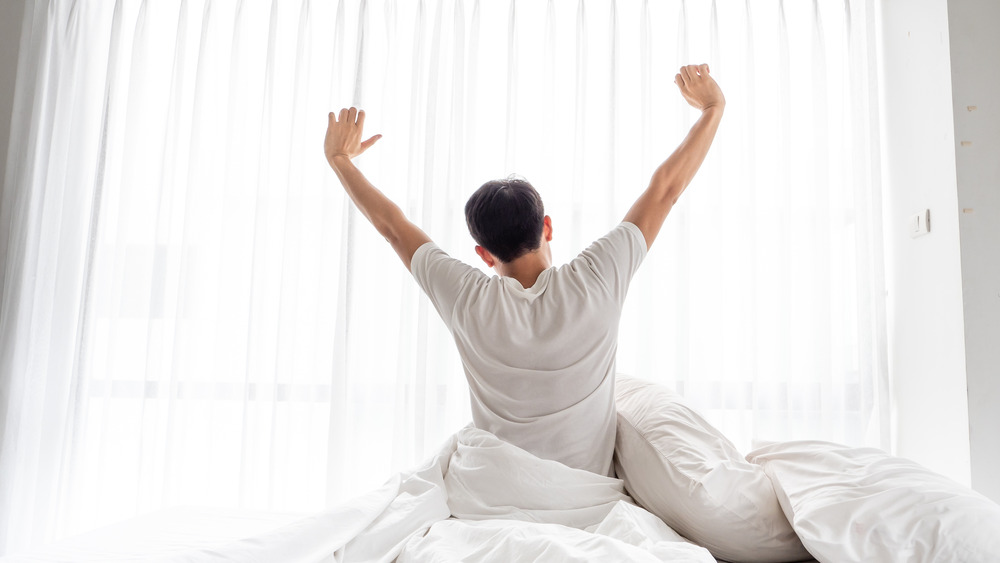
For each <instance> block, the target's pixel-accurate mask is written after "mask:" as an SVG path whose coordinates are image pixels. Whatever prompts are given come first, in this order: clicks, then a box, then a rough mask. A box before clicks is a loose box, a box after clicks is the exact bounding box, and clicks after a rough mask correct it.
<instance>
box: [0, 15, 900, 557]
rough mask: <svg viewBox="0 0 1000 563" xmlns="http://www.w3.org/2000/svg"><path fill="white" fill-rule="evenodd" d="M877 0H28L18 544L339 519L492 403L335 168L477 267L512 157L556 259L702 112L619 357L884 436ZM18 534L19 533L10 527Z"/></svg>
mask: <svg viewBox="0 0 1000 563" xmlns="http://www.w3.org/2000/svg"><path fill="white" fill-rule="evenodd" d="M871 12H872V7H871V5H870V2H869V1H868V0H841V1H832V0H815V1H812V2H782V1H781V0H767V1H754V2H750V1H736V0H715V1H707V0H706V1H704V2H701V1H699V2H693V1H688V2H684V1H670V2H658V1H649V0H647V1H641V2H639V1H635V2H633V1H617V2H615V1H611V0H585V1H583V0H559V1H555V0H549V1H537V0H533V1H527V0H514V1H496V2H494V1H489V2H487V1H485V0H425V1H412V2H411V1H404V0H371V1H366V0H340V1H333V0H331V1H317V0H287V1H286V0H281V1H280V2H279V1H277V0H272V1H265V0H184V1H181V2H168V1H156V0H144V1H140V0H118V1H117V2H114V3H112V2H82V1H71V0H49V1H43V0H34V1H29V3H28V7H27V13H26V15H25V24H24V32H23V37H22V47H21V53H20V61H21V64H20V66H19V71H18V72H19V74H18V83H17V93H16V96H17V97H16V100H15V116H14V124H13V130H12V140H11V141H12V142H11V151H10V157H9V163H10V164H9V165H8V174H7V177H6V178H5V179H4V184H3V186H4V189H3V197H2V201H0V203H2V209H0V252H2V254H0V259H2V262H3V270H2V272H3V277H2V284H3V285H2V286H0V287H2V296H0V297H2V301H0V303H2V309H0V384H2V388H0V391H2V395H0V420H2V421H3V422H2V423H3V427H2V429H3V437H2V439H3V442H2V446H3V449H2V453H0V518H2V520H0V552H2V551H3V550H4V549H7V550H11V549H18V548H22V547H25V546H27V545H29V544H31V543H33V542H37V541H41V540H44V539H49V538H52V537H57V536H61V535H65V534H67V533H71V532H74V531H78V530H81V529H84V528H90V527H93V526H96V525H100V524H103V523H106V522H110V521H114V520H117V519H121V518H124V517H128V516H130V515H133V514H136V513H140V512H145V511H150V510H153V509H156V508H159V507H163V506H169V505H178V504H187V505H218V506H240V507H248V508H265V509H271V510H297V511H308V510H316V509H319V508H321V507H323V506H326V505H328V504H331V503H335V502H338V501H341V500H344V499H345V498H347V497H349V496H352V495H354V494H358V493H361V492H363V491H365V490H367V489H370V488H372V487H374V486H377V485H378V484H380V483H381V482H382V481H384V480H385V479H386V478H387V477H388V476H389V475H390V474H391V473H392V472H394V471H398V470H400V469H403V468H406V467H407V466H409V465H412V464H413V463H415V462H416V461H418V460H420V459H421V458H422V457H423V456H425V455H427V454H428V452H430V451H431V450H432V449H433V448H434V447H436V446H437V445H438V443H439V442H440V441H442V440H443V439H444V438H445V437H447V436H448V435H449V434H450V433H452V432H454V431H455V430H457V429H458V428H459V427H460V426H462V425H463V424H465V422H466V421H467V420H468V419H469V418H470V415H469V410H468V395H467V393H468V391H467V387H466V384H465V382H464V379H463V375H462V371H461V365H460V363H459V360H458V357H457V353H456V352H455V350H454V346H453V344H452V342H451V339H450V336H449V335H448V333H447V331H446V329H445V328H444V325H443V324H442V323H441V322H440V320H439V319H437V318H436V316H435V313H434V311H433V309H432V308H429V307H428V304H427V301H426V299H424V298H423V297H422V296H421V295H420V294H419V291H418V289H417V287H416V285H415V284H414V283H413V282H412V280H411V279H410V277H409V274H408V273H407V272H406V270H405V269H404V268H403V267H402V266H401V265H400V263H399V262H398V260H397V258H396V257H395V254H394V253H393V252H392V250H391V249H390V248H389V246H388V245H387V244H385V242H384V241H382V240H381V239H380V237H379V236H378V234H377V233H376V232H375V230H374V229H372V228H371V227H370V226H369V225H368V224H367V222H366V221H365V220H364V218H363V217H362V216H360V215H359V214H358V213H357V212H356V210H355V209H353V208H352V207H351V205H350V204H349V200H348V199H347V197H346V196H345V195H344V192H343V190H342V189H341V187H340V186H339V184H338V182H337V181H336V179H335V177H334V175H333V174H332V173H331V172H330V171H329V169H328V168H327V165H326V163H325V161H324V159H323V157H322V152H321V143H322V138H323V132H324V127H325V124H326V114H327V112H328V111H330V110H334V109H338V108H340V107H342V106H348V105H352V104H353V105H357V106H360V107H363V108H364V109H366V111H367V114H368V120H367V125H368V128H369V130H370V132H371V133H372V134H374V133H382V134H383V135H384V138H383V139H382V140H381V141H380V142H379V143H378V144H377V145H376V146H375V148H373V149H372V150H371V151H369V153H368V154H366V155H364V156H363V157H362V158H361V159H360V160H359V165H360V167H361V169H362V170H363V171H364V172H365V173H367V174H368V176H369V178H370V179H371V180H372V181H373V183H374V184H375V185H376V186H379V187H380V188H381V189H382V190H383V191H384V192H385V193H387V195H389V197H391V198H393V199H394V200H395V201H396V202H398V203H399V204H400V205H401V206H402V207H403V209H404V210H405V211H406V213H407V214H408V215H409V216H410V217H411V218H412V219H413V220H414V221H416V222H417V223H418V224H420V225H421V226H423V227H424V229H425V230H426V231H427V232H428V233H429V234H430V235H431V237H432V238H434V239H435V241H436V242H437V243H438V244H439V245H440V246H442V247H443V248H444V249H446V250H447V251H449V252H451V253H452V254H453V255H455V256H457V257H459V258H462V259H465V260H467V261H469V262H470V263H473V264H478V263H479V262H478V259H477V257H476V256H475V254H474V252H473V243H472V242H471V240H470V239H469V237H468V234H467V232H466V230H465V226H464V218H463V215H462V209H463V205H464V202H465V199H466V197H467V196H468V195H469V194H470V193H471V192H472V191H473V190H474V189H475V188H476V187H478V186H479V185H480V184H481V183H482V182H484V181H485V180H488V179H492V178H497V177H504V176H506V175H508V174H510V173H518V174H520V175H522V176H524V177H526V178H528V179H529V180H530V181H531V182H532V183H534V184H535V186H536V187H537V188H538V189H539V190H540V192H541V194H542V197H543V199H544V201H545V204H546V208H547V212H548V213H549V214H550V215H551V216H552V218H553V223H554V234H555V239H554V241H553V249H554V252H555V259H556V262H557V263H561V262H564V261H566V260H568V259H570V258H571V257H573V256H574V255H575V254H576V253H577V252H579V251H580V250H581V249H582V248H584V247H585V246H586V245H587V244H588V243H589V242H590V241H592V240H593V239H595V238H597V237H599V236H601V235H602V234H604V233H605V232H606V231H607V230H609V229H610V228H611V227H613V226H614V225H615V224H616V223H617V222H618V221H620V220H621V218H622V217H623V216H624V213H625V211H626V210H627V209H628V207H629V206H630V204H631V203H632V201H633V200H634V199H635V198H636V197H637V196H638V195H639V193H640V192H641V191H642V190H643V189H644V188H645V186H646V182H647V181H648V178H649V175H650V174H651V173H652V171H653V169H654V168H655V167H656V165H657V164H658V163H659V162H661V161H662V160H663V159H664V158H666V156H668V155H669V153H670V152H671V151H672V150H673V149H674V147H675V146H676V145H677V144H678V143H679V142H680V140H681V139H682V138H683V135H684V134H685V132H686V131H687V128H688V127H689V126H690V125H691V124H692V123H693V121H694V119H695V114H694V112H693V110H691V109H690V108H688V107H686V105H685V103H684V102H683V100H682V99H681V97H680V96H679V95H678V94H677V92H676V88H675V86H674V85H673V76H674V73H675V72H676V69H677V68H678V66H679V65H681V64H684V63H689V62H691V63H700V62H708V63H709V64H710V65H711V67H712V71H713V74H714V75H715V76H716V77H717V79H718V81H719V82H720V84H721V85H722V87H723V89H724V91H725V93H726V96H727V98H728V107H727V112H726V116H725V118H724V121H723V124H722V128H721V129H720V132H719V136H718V138H717V141H716V144H715V146H714V147H713V149H712V152H711V153H710V155H709V157H708V160H707V161H706V162H705V165H704V167H703V169H702V172H701V173H700V174H699V176H698V177H697V178H696V180H695V181H694V183H693V184H692V185H691V186H690V187H689V188H688V190H687V192H686V193H685V195H684V196H683V198H682V200H681V202H680V204H679V205H678V206H677V207H675V209H674V210H673V211H672V213H671V215H670V217H669V218H668V220H667V224H666V226H665V227H664V230H663V231H662V232H661V234H660V236H659V238H658V239H657V242H656V244H655V245H654V247H653V249H652V251H651V254H650V255H649V258H648V259H647V261H646V263H645V264H644V265H643V267H642V268H641V269H640V273H639V274H638V276H637V278H636V280H635V282H634V284H633V287H632V290H631V293H630V296H629V299H628V301H627V305H626V310H625V313H624V316H623V320H622V328H621V340H620V351H619V371H622V372H626V373H630V374H633V375H637V376H640V377H645V378H648V379H652V380H656V381H660V382H663V383H666V384H670V385H674V386H676V387H677V389H678V390H680V391H681V392H682V393H684V394H685V395H686V396H687V397H688V399H689V400H690V401H691V402H692V403H693V404H694V405H695V406H697V407H698V408H700V409H702V410H703V411H704V412H705V413H706V414H707V415H708V417H709V418H710V419H711V420H712V421H713V422H715V423H716V424H718V425H719V426H720V428H721V429H722V430H723V431H724V432H725V433H727V434H728V435H729V436H731V437H732V439H733V440H734V441H735V442H736V444H737V445H738V446H739V447H741V448H743V449H744V450H747V449H749V448H750V447H752V446H753V445H754V444H755V443H756V442H760V441H770V440H784V439H792V438H806V437H809V438H820V439H829V440H835V441H841V442H847V443H851V444H865V443H868V444H874V445H882V446H884V447H885V446H888V443H887V439H886V436H887V435H888V425H887V423H886V420H887V415H888V411H887V408H886V400H887V395H886V390H885V387H884V385H885V381H886V366H885V361H886V360H885V342H884V313H883V310H884V302H883V300H884V287H883V285H884V284H883V280H882V255H881V227H880V217H881V212H880V209H879V202H880V198H881V196H880V188H879V185H878V177H879V169H878V167H879V163H878V158H877V147H878V146H879V145H878V139H877V114H876V110H877V108H876V107H875V105H874V103H873V100H875V99H877V96H876V91H875V86H876V85H875V83H874V80H873V78H872V77H873V76H874V45H873V43H872V29H873V27H872V26H873V20H872V13H871ZM4 546H6V547H4Z"/></svg>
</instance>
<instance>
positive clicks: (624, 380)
mask: <svg viewBox="0 0 1000 563" xmlns="http://www.w3.org/2000/svg"><path fill="white" fill-rule="evenodd" d="M615 402H616V403H617V406H618V436H617V439H616V440H615V471H616V472H617V473H618V477H619V478H620V479H622V480H624V481H625V489H626V490H627V491H628V492H629V493H630V494H631V495H632V497H633V498H634V499H635V500H636V502H638V503H639V504H640V505H641V506H643V507H644V508H645V509H646V510H649V511H650V512H652V513H653V514H655V515H657V516H658V517H660V519H662V520H663V521H664V522H666V523H667V525H669V526H670V527H671V528H673V529H675V530H677V531H678V532H679V533H680V534H681V535H683V536H684V537H686V538H688V539H690V540H691V541H693V542H695V543H697V544H698V545H701V546H704V547H705V548H707V549H708V550H709V551H710V552H712V555H714V556H715V557H717V558H719V559H725V560H727V561H734V562H750V561H770V562H780V561H801V560H803V559H810V556H809V553H808V552H807V551H806V550H805V548H804V547H803V546H802V543H801V542H800V541H799V539H798V537H797V536H796V535H795V532H794V531H792V527H791V526H790V525H789V524H788V521H787V520H786V519H785V515H784V514H783V513H782V512H781V507H780V506H779V505H778V500H777V498H776V496H775V493H774V488H773V487H772V485H771V481H770V480H768V478H767V476H766V475H764V471H763V470H762V469H761V468H760V467H758V466H756V465H753V464H751V463H747V461H746V460H744V459H743V456H742V455H741V454H740V452H739V451H737V450H736V447H735V446H733V444H732V442H730V441H729V440H727V439H726V437H725V436H723V435H722V434H721V433H720V432H719V431H718V430H716V429H715V428H713V427H712V425H711V424H709V423H708V422H707V421H705V419H703V418H702V417H701V416H699V415H698V413H696V412H694V411H693V410H692V409H691V408H690V407H688V406H687V405H685V404H684V403H683V402H681V400H680V397H679V396H678V395H677V394H675V393H673V392H672V391H670V390H669V389H667V388H666V387H664V386H662V385H656V384H653V383H649V382H646V381H642V380H638V379H633V378H629V377H625V376H621V375H619V376H618V379H617V381H616V391H615Z"/></svg>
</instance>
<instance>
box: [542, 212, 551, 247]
mask: <svg viewBox="0 0 1000 563" xmlns="http://www.w3.org/2000/svg"><path fill="white" fill-rule="evenodd" d="M542 236H543V237H545V242H552V217H549V216H548V215H546V216H545V218H543V219H542Z"/></svg>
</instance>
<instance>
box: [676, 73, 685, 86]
mask: <svg viewBox="0 0 1000 563" xmlns="http://www.w3.org/2000/svg"><path fill="white" fill-rule="evenodd" d="M674 84H676V85H678V86H683V85H684V79H683V78H681V75H680V74H677V75H675V76H674Z"/></svg>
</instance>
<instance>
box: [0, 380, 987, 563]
mask: <svg viewBox="0 0 1000 563" xmlns="http://www.w3.org/2000/svg"><path fill="white" fill-rule="evenodd" d="M617 389H618V392H617V404H618V409H619V414H618V416H619V420H618V428H619V432H618V434H619V436H618V442H617V443H616V459H615V466H616V470H617V473H618V475H619V476H620V477H622V478H621V479H616V478H611V477H604V476H600V475H596V474H593V473H589V472H586V471H582V470H578V469H573V468H570V467H567V466H565V465H562V464H561V463H558V462H554V461H550V460H544V459H540V458H537V457H535V456H533V455H532V454H530V453H529V452H526V451H524V450H521V449H520V448H517V447H516V446H513V445H511V444H507V443H505V442H503V441H501V440H500V439H498V438H497V437H496V436H493V435H492V434H490V433H488V432H485V431H483V430H479V429H476V428H473V427H471V426H469V427H466V428H463V429H461V430H460V431H459V432H457V433H456V434H454V435H453V436H452V437H451V438H450V439H449V440H448V441H447V442H446V443H445V444H443V445H442V446H441V448H440V449H439V450H438V451H437V453H435V454H434V455H433V456H431V457H430V458H429V459H427V460H426V461H425V462H424V463H422V464H420V465H419V466H417V467H414V468H412V469H411V470H408V471H405V472H402V473H400V474H398V475H395V476H393V477H392V478H391V479H389V480H388V481H387V482H386V483H385V485H383V486H382V487H380V488H379V489H377V490H374V491H370V492H369V493H367V494H364V495H362V496H360V497H358V498H356V499H354V500H352V501H350V502H348V503H345V504H343V505H341V506H338V507H335V508H333V509H330V510H327V511H325V512H321V513H317V514H284V513H281V514H279V513H265V512H246V511H226V510H198V509H187V508H175V509H169V510H164V511H160V512H157V513H154V514H150V515H146V516H142V517H139V518H135V519H132V520H129V521H127V522H124V523H121V524H118V525H115V526H111V527H108V528H104V529H102V530H97V531H94V532H91V533H89V534H85V535H83V536H79V537H76V538H70V539H67V540H64V541H61V542H59V543H56V544H53V545H50V546H47V547H45V548H42V549H38V550H35V551H33V552H31V553H25V554H18V555H13V556H9V557H6V558H4V559H2V561H4V562H42V561H46V562H50V561H72V562H89V561H107V562H118V561H163V562H167V561H169V562H191V563H202V562H218V561H245V562H272V561H285V562H299V561H301V562H307V561H308V562H327V561H337V562H350V561H399V562H401V563H406V562H416V561H420V562H435V561H442V562H443V561H660V562H663V561H667V562H705V563H713V562H715V561H803V560H806V561H815V560H818V561H824V562H826V561H970V562H971V561H985V560H989V559H991V558H993V557H994V556H995V555H996V553H998V552H1000V539H998V538H1000V533H998V532H1000V506H998V505H997V504H996V503H993V502H992V501H990V500H988V499H986V498H985V497H982V496H981V495H978V494H976V493H974V492H973V491H971V490H969V489H967V488H965V487H962V486H960V485H958V484H955V483H953V482H951V481H949V480H947V479H946V478H944V477H941V476H939V475H936V474H934V473H932V472H930V471H928V470H926V469H923V468H921V467H920V466H918V465H916V464H914V463H912V462H908V461H906V460H902V459H900V458H896V457H893V456H890V455H888V454H885V453H884V452H881V451H879V450H874V449H871V448H848V447H846V446H841V445H837V444H829V443H825V442H788V443H781V444H772V445H770V446H768V447H765V448H761V449H759V450H757V451H755V452H751V453H750V454H749V455H747V456H745V457H744V456H742V455H740V454H739V452H737V451H736V450H735V448H733V447H732V444H730V443H729V442H728V440H726V439H725V437H724V436H722V434H721V433H719V432H718V431H717V430H715V429H714V428H712V427H711V426H710V425H709V424H708V423H707V422H706V421H704V419H702V418H701V417H700V416H698V415H697V413H696V412H694V411H693V410H691V409H690V408H689V407H687V406H686V405H685V404H684V402H683V401H682V400H681V399H680V398H679V397H677V396H676V395H673V394H672V393H671V392H670V391H669V390H667V389H665V388H663V387H660V386H656V385H653V384H651V383H648V382H643V381H641V380H634V379H630V378H619V380H618V382H617Z"/></svg>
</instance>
